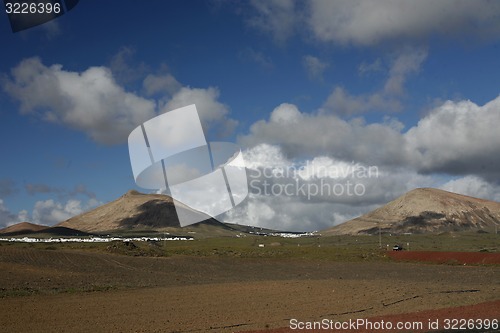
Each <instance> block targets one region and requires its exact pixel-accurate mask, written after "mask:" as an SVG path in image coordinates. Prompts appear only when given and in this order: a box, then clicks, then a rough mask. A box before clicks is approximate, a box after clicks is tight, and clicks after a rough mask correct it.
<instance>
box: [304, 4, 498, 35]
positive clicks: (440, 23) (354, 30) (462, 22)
mask: <svg viewBox="0 0 500 333" xmlns="http://www.w3.org/2000/svg"><path fill="white" fill-rule="evenodd" d="M308 4H309V11H308V13H309V15H308V16H307V18H306V22H307V24H308V26H309V27H310V29H311V31H312V32H313V34H314V36H315V37H316V38H317V39H318V40H320V41H323V42H333V43H338V44H354V45H375V44H377V43H381V42H385V41H389V40H401V41H408V40H413V41H415V40H422V39H426V38H429V37H430V36H432V35H436V34H437V35H443V36H446V37H456V38H463V37H464V36H467V35H470V36H473V37H480V38H484V37H485V36H493V35H494V34H495V33H498V31H500V22H499V21H498V15H499V13H500V3H497V2H491V1H486V0H484V1H458V2H457V1H453V0H444V1H432V0H421V1H397V0H382V1H377V2H374V1H370V0H355V1H348V2H346V1H330V0H314V1H310V2H308Z"/></svg>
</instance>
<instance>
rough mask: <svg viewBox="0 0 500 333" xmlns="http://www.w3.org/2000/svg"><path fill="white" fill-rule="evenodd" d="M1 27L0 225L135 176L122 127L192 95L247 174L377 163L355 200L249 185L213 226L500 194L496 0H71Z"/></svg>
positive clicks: (39, 218) (112, 191) (52, 211)
mask: <svg viewBox="0 0 500 333" xmlns="http://www.w3.org/2000/svg"><path fill="white" fill-rule="evenodd" d="M0 38H1V41H2V45H4V47H3V51H2V54H1V57H2V58H1V59H2V61H1V63H0V85H1V86H0V88H1V89H0V150H1V151H2V163H1V167H0V200H1V201H0V226H2V225H8V224H12V223H16V222H19V221H24V220H28V221H32V222H36V223H42V224H48V225H51V224H54V223H57V222H60V221H62V220H64V219H66V218H69V217H71V216H72V215H75V214H78V213H81V212H83V211H85V210H87V209H91V208H93V207H95V206H97V205H99V204H102V203H106V202H109V201H111V200H114V199H116V198H117V197H119V196H120V195H122V194H123V193H125V192H126V191H127V190H129V189H133V188H136V189H139V188H137V187H136V186H135V183H134V179H133V175H132V171H131V168H130V162H129V156H128V148H127V143H126V138H127V135H128V133H130V131H131V130H132V129H133V128H135V127H136V126H138V125H140V123H141V122H143V121H145V120H147V119H149V118H151V117H153V116H155V115H158V114H160V113H162V112H166V111H169V110H171V109H173V108H176V107H180V106H183V105H187V104H192V103H196V104H197V106H198V109H199V111H200V116H201V118H202V121H204V126H205V129H206V136H207V139H209V140H210V141H214V140H215V141H217V140H221V139H223V140H226V141H232V142H236V143H238V144H239V145H240V146H241V147H242V149H243V151H244V155H245V160H246V162H247V163H248V164H249V165H248V167H249V168H250V169H252V168H254V169H258V168H266V167H267V168H276V167H294V168H298V167H300V166H302V167H303V166H311V165H314V166H316V167H317V168H324V167H329V168H334V169H335V168H343V167H346V165H349V164H351V165H353V163H358V164H359V165H362V166H377V167H378V169H379V170H380V175H379V176H378V177H377V178H376V179H369V180H367V179H350V180H352V181H353V182H358V183H360V184H362V185H363V187H364V188H365V189H366V191H365V193H364V194H363V195H362V196H348V195H345V194H342V195H333V196H332V195H316V196H315V198H314V199H313V200H311V199H310V198H304V196H301V195H297V196H276V195H263V194H262V192H259V191H258V190H257V189H256V188H255V189H254V192H253V193H251V195H250V197H249V198H248V200H247V201H246V202H245V203H244V204H242V205H241V206H240V207H238V209H237V210H235V211H232V212H230V213H228V214H227V215H226V216H225V219H226V220H228V221H232V222H238V223H245V224H255V225H262V226H267V227H275V228H279V229H293V230H315V229H321V228H325V227H328V226H332V225H334V224H338V223H340V222H342V221H345V220H347V219H349V218H352V217H355V216H357V215H359V214H362V213H364V212H366V211H368V210H370V209H373V208H375V207H377V206H379V205H380V204H383V203H385V202H387V201H388V200H391V199H394V198H395V197H397V196H398V195H401V194H403V193H405V192H406V191H408V190H411V189H412V188H415V187H421V186H433V187H439V188H443V189H447V190H452V191H455V192H459V193H463V194H467V195H473V196H478V197H483V198H487V199H493V200H500V187H499V186H498V170H500V158H499V157H498V156H500V154H499V153H500V134H499V133H498V130H497V124H498V120H500V99H498V96H499V92H500V75H499V68H500V67H499V60H498V59H500V3H496V2H488V1H474V2H472V1H471V2H461V1H451V0H450V1H447V0H445V1H440V2H439V3H435V2H433V1H418V2H417V1H397V2H393V1H388V0H387V1H376V2H375V1H349V2H347V1H344V2H343V1H309V2H302V1H299V2H296V1H292V0H283V1H260V0H259V1H248V2H236V1H223V0H221V1H189V2H188V1H159V0H157V1H148V2H147V3H141V4H139V3H138V2H136V1H123V0H122V1H106V2H102V1H96V0H81V1H80V3H79V5H78V6H77V7H75V8H74V9H73V10H72V11H70V12H68V13H66V14H65V15H63V16H61V17H60V18H58V19H56V20H54V21H51V22H49V23H47V24H44V25H41V26H38V27H35V28H32V29H29V30H26V31H23V32H19V33H12V32H11V30H10V26H9V22H8V19H7V16H6V15H2V18H1V19H0ZM309 171H310V170H309ZM316 171H317V170H316ZM311 172H312V173H314V170H313V171H311ZM351 176H352V177H351V178H356V177H354V176H353V175H351ZM358 178H359V177H358ZM301 179H302V180H303V181H305V182H306V183H307V182H312V181H313V180H311V178H308V177H302V178H301ZM288 180H289V181H292V178H290V179H288ZM316 180H317V179H316ZM345 180H346V179H343V181H345ZM272 181H273V182H276V180H272ZM280 181H281V182H283V181H284V180H280ZM329 181H332V182H333V181H339V179H336V180H332V179H329Z"/></svg>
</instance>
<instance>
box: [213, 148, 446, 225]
mask: <svg viewBox="0 0 500 333" xmlns="http://www.w3.org/2000/svg"><path fill="white" fill-rule="evenodd" d="M244 158H245V162H246V165H247V168H248V181H249V184H248V186H249V193H250V194H249V197H248V199H247V200H246V202H244V203H243V204H242V206H241V207H237V209H235V210H232V211H230V212H228V213H226V214H225V215H224V216H223V217H220V218H221V219H223V220H225V221H227V222H232V223H239V224H251V225H257V226H261V227H266V228H273V229H278V230H294V231H311V230H320V229H325V228H328V227H331V226H333V225H336V224H339V223H342V222H345V221H346V220H348V219H351V218H354V217H356V216H359V215H361V214H363V213H366V212H368V211H369V210H372V209H374V208H376V207H378V206H379V205H381V204H384V203H386V202H388V201H390V200H392V199H394V198H396V197H397V196H399V195H401V194H403V193H405V192H407V191H409V190H411V189H413V188H416V187H420V186H436V185H437V184H439V181H438V180H437V179H435V178H433V177H431V176H423V175H419V174H418V173H416V172H415V171H413V170H411V169H405V168H383V167H378V166H369V165H365V164H362V163H354V162H345V161H342V160H339V159H335V158H332V157H329V156H315V157H311V158H302V159H289V158H287V157H285V154H284V153H283V151H282V150H281V148H280V146H278V145H269V144H260V145H257V146H255V147H253V148H250V149H247V150H245V151H244Z"/></svg>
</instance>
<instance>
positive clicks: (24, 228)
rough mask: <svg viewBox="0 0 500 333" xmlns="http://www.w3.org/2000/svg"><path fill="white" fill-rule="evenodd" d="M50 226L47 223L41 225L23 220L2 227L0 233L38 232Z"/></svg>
mask: <svg viewBox="0 0 500 333" xmlns="http://www.w3.org/2000/svg"><path fill="white" fill-rule="evenodd" d="M46 228H48V227H47V226H46V225H39V224H34V223H29V222H21V223H17V224H14V225H11V226H8V227H7V228H3V229H0V235H11V234H16V233H19V234H22V233H30V232H37V231H40V230H43V229H46Z"/></svg>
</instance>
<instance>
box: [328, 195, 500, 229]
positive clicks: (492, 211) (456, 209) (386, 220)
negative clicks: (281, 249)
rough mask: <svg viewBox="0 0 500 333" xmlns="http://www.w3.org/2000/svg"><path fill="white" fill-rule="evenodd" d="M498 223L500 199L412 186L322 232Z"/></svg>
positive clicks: (480, 226) (488, 226) (487, 226)
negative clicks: (357, 215) (373, 208)
mask: <svg viewBox="0 0 500 333" xmlns="http://www.w3.org/2000/svg"><path fill="white" fill-rule="evenodd" d="M495 225H500V203H498V202H494V201H489V200H483V199H478V198H474V197H469V196H465V195H461V194H456V193H452V192H447V191H443V190H438V189H432V188H419V189H415V190H412V191H410V192H408V193H406V194H404V195H402V196H401V197H399V198H397V199H395V200H393V201H391V202H389V203H388V204H386V205H384V206H382V207H380V208H378V209H375V210H374V211H371V212H369V213H367V214H365V215H363V216H360V217H358V218H355V219H353V220H350V221H347V222H344V223H342V224H340V225H337V226H335V227H333V228H330V229H327V230H324V231H323V232H322V234H323V235H344V234H349V235H359V234H376V233H378V230H379V227H380V229H381V232H383V233H394V234H402V233H435V232H448V231H465V230H476V231H479V230H483V231H488V232H494V230H495Z"/></svg>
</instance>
